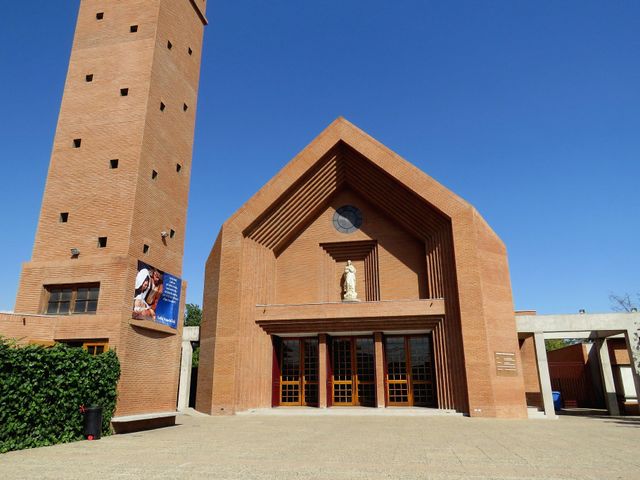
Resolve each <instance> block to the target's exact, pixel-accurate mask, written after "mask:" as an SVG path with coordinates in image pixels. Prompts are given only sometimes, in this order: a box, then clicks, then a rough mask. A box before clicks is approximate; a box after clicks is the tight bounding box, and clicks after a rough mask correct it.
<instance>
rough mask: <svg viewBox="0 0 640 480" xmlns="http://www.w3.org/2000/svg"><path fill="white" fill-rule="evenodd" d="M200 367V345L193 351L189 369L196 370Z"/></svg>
mask: <svg viewBox="0 0 640 480" xmlns="http://www.w3.org/2000/svg"><path fill="white" fill-rule="evenodd" d="M198 365H200V345H198V346H197V347H196V348H194V349H193V357H191V368H198Z"/></svg>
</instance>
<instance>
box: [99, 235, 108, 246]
mask: <svg viewBox="0 0 640 480" xmlns="http://www.w3.org/2000/svg"><path fill="white" fill-rule="evenodd" d="M106 246H107V237H98V248H106Z"/></svg>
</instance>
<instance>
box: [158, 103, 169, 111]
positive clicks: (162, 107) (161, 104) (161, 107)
mask: <svg viewBox="0 0 640 480" xmlns="http://www.w3.org/2000/svg"><path fill="white" fill-rule="evenodd" d="M165 108H167V106H166V105H165V104H164V102H160V111H161V112H164V109H165Z"/></svg>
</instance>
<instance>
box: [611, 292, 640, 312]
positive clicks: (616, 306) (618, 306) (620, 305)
mask: <svg viewBox="0 0 640 480" xmlns="http://www.w3.org/2000/svg"><path fill="white" fill-rule="evenodd" d="M636 297H637V299H635V300H634V299H633V298H632V297H631V295H630V294H629V293H624V294H622V295H615V294H613V293H612V294H611V295H609V301H610V302H611V310H613V311H614V312H633V311H637V310H638V304H640V293H636ZM634 309H635V310H634Z"/></svg>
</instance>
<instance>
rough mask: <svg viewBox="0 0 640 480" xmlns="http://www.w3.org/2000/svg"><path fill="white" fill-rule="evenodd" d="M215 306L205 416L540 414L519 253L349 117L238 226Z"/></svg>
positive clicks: (204, 332)
mask: <svg viewBox="0 0 640 480" xmlns="http://www.w3.org/2000/svg"><path fill="white" fill-rule="evenodd" d="M203 309H204V312H203V323H202V327H201V333H200V344H201V353H200V369H199V372H198V392H197V402H196V408H197V409H198V410H200V411H202V412H206V413H211V414H232V413H235V412H240V411H245V410H249V409H253V408H269V407H283V408H284V407H289V406H307V407H320V408H326V407H343V406H344V407H348V406H360V407H374V408H385V407H395V406H403V407H416V408H424V407H430V408H437V409H445V410H453V411H456V412H460V413H464V414H468V415H470V416H479V417H507V418H526V416H527V409H526V402H525V391H524V381H523V375H522V368H521V362H520V352H519V345H518V336H517V333H516V326H515V318H514V313H513V312H514V309H513V301H512V295H511V284H510V279H509V266H508V262H507V252H506V248H505V246H504V244H503V243H502V241H501V240H500V238H499V237H498V236H497V235H496V234H495V232H493V230H492V229H491V227H490V226H489V225H488V224H487V223H486V221H485V220H484V219H483V218H482V217H481V216H480V214H479V213H478V212H477V211H476V209H475V208H474V207H473V206H472V205H470V204H469V203H467V202H466V201H464V200H463V199H462V198H460V197H458V196H457V195H456V194H454V193H453V192H451V191H449V190H447V189H446V188H445V187H443V186H442V185H441V184H439V183H438V182H436V181H435V180H433V179H432V178H430V177H429V176H428V175H426V174H425V173H423V172H422V171H420V170H419V169H417V168H416V167H415V166H413V165H411V164H410V163H409V162H407V161H406V160H404V159H402V158H401V157H399V156H398V155H397V154H395V153H394V152H392V151H391V150H389V149H388V148H386V147H385V146H384V145H382V144H380V143H379V142H377V141H376V140H375V139H373V138H371V137H370V136H368V135H367V134H366V133H364V132H363V131H361V130H359V129H358V128H357V127H355V126H354V125H352V124H351V123H349V122H348V121H347V120H345V119H343V118H338V119H337V120H335V121H334V122H333V123H332V124H331V125H330V126H329V127H328V128H327V129H326V130H325V131H324V132H322V133H321V134H320V135H319V136H318V137H317V138H316V139H315V140H313V141H312V142H311V144H309V145H308V146H307V147H306V148H305V149H304V150H303V151H302V152H301V153H300V154H298V155H297V156H296V157H295V158H294V159H293V160H292V161H291V162H289V164H287V165H286V166H285V167H284V169H282V171H280V172H279V173H278V174H277V175H276V176H275V177H274V178H273V179H272V180H270V181H269V182H268V183H267V184H266V185H265V186H264V187H263V188H262V189H261V190H260V191H259V192H258V193H256V194H255V195H254V196H253V197H252V198H251V199H250V200H249V201H248V202H247V203H246V204H245V205H243V206H242V207H241V208H240V209H239V210H238V211H237V212H236V213H235V214H234V215H233V216H232V217H231V218H229V219H228V220H227V221H226V222H225V223H224V225H223V226H222V228H221V230H220V233H219V235H218V238H217V239H216V241H215V244H214V246H213V249H212V250H211V254H210V256H209V259H208V261H207V265H206V274H205V291H204V303H203Z"/></svg>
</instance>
